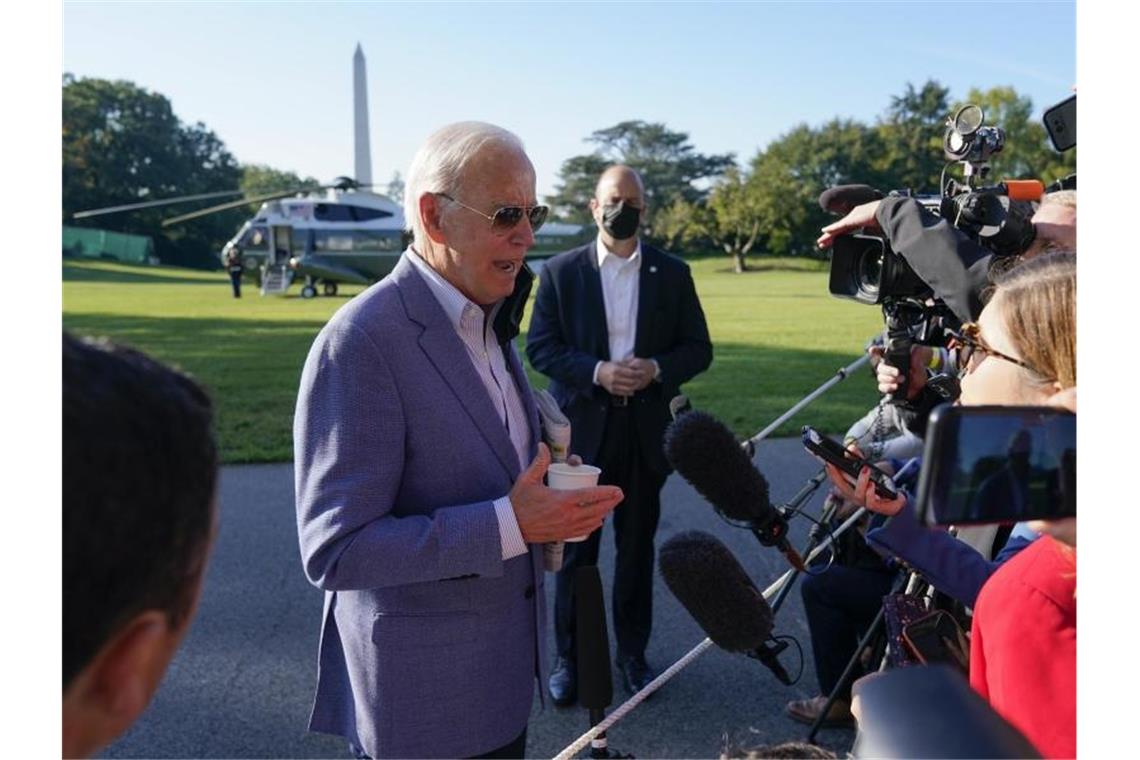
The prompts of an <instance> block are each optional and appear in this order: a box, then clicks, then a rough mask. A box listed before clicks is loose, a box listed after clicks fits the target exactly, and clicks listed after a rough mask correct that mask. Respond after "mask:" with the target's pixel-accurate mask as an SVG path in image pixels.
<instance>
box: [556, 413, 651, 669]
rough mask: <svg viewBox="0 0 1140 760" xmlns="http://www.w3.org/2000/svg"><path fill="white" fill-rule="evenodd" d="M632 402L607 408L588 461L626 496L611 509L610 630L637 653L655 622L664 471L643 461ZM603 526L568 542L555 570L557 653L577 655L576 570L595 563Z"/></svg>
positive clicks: (621, 650)
mask: <svg viewBox="0 0 1140 760" xmlns="http://www.w3.org/2000/svg"><path fill="white" fill-rule="evenodd" d="M633 426H634V420H633V412H632V410H631V408H630V407H617V406H615V407H611V408H610V409H609V414H608V416H607V419H606V432H605V435H604V436H603V438H602V445H601V449H600V450H599V451H598V458H597V461H596V462H593V463H592V464H595V465H597V466H598V467H600V468H601V470H602V474H601V475H600V476H599V478H598V482H599V483H601V484H604V485H616V486H618V487H620V488H621V489H622V492H623V493H624V494H625V498H624V499H623V500H622V502H621V503H620V504H618V506H617V509H615V510H614V512H613V528H614V545H615V547H616V548H617V563H616V568H615V570H614V583H613V592H612V593H611V595H610V597H611V600H612V602H613V621H614V633H615V635H616V639H617V651H618V654H619V655H621V656H625V657H640V656H643V655H644V654H645V647H646V646H647V645H648V644H649V632H650V629H651V628H652V626H653V558H654V548H653V538H654V535H655V534H656V533H657V522H658V519H659V518H660V517H661V486H663V485H664V484H665V476H664V475H662V474H660V473H657V472H654V471H652V470H650V469H649V467H648V466H647V465H646V462H645V458H644V456H642V453H641V451H640V446H639V444H638V436H637V431H636V430H635V429H634V427H633ZM601 539H602V528H599V529H598V530H596V531H594V532H593V533H591V534H590V537H589V538H587V539H586V540H585V541H582V542H580V543H567V544H566V545H565V550H564V553H563V564H562V570H560V571H559V572H558V576H557V580H556V582H555V594H554V638H555V642H556V644H557V647H558V654H559V656H561V657H566V658H569V659H571V660H574V659H576V648H575V641H574V628H575V619H574V615H575V600H574V570H575V568H578V567H581V566H584V565H596V564H597V563H598V550H599V548H600V544H601Z"/></svg>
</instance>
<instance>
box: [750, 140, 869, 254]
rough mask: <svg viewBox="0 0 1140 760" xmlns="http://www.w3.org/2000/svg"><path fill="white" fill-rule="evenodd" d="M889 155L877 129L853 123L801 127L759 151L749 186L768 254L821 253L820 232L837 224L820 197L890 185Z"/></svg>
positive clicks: (753, 160) (752, 164) (752, 167)
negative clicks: (840, 189) (841, 189)
mask: <svg viewBox="0 0 1140 760" xmlns="http://www.w3.org/2000/svg"><path fill="white" fill-rule="evenodd" d="M887 155H888V147H887V145H886V144H885V143H884V141H883V139H882V135H881V134H880V133H879V132H878V131H877V130H876V129H874V128H871V127H868V126H867V125H865V124H863V123H861V122H857V121H853V120H850V119H833V120H832V121H829V122H828V123H826V124H824V125H823V126H821V127H816V128H812V127H809V126H808V125H806V124H801V125H800V126H798V127H796V128H794V129H792V130H791V131H790V132H788V133H786V134H784V135H782V136H780V137H779V138H777V139H776V140H774V141H773V142H772V143H770V144H769V145H768V146H767V148H765V149H764V150H762V151H760V152H759V153H757V155H756V156H755V157H754V158H753V159H752V162H751V177H750V180H749V186H750V187H751V188H752V194H753V200H752V204H753V206H752V207H753V208H755V212H756V213H757V214H758V215H759V218H760V229H761V234H762V235H763V236H764V237H765V245H766V248H767V250H768V252H769V253H774V254H782V255H789V254H791V255H795V254H809V255H810V254H816V255H818V253H819V252H818V250H817V249H816V247H815V240H816V238H817V237H819V229H820V227H822V226H824V225H825V224H827V223H828V222H829V221H831V217H829V216H828V215H827V214H826V213H825V212H824V211H823V210H821V209H820V207H819V195H820V193H821V192H823V191H824V190H825V189H827V188H828V187H831V186H832V185H839V184H852V183H858V184H867V185H871V186H872V187H884V186H887V187H889V183H890V177H889V173H888V172H886V171H884V170H883V169H882V167H883V166H884V164H886V163H887Z"/></svg>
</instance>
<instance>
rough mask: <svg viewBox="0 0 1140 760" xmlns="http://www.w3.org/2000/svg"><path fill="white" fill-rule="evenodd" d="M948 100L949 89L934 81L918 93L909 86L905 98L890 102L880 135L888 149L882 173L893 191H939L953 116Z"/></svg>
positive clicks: (879, 126) (882, 121)
mask: <svg viewBox="0 0 1140 760" xmlns="http://www.w3.org/2000/svg"><path fill="white" fill-rule="evenodd" d="M949 96H950V90H949V89H948V88H946V87H943V86H942V85H940V84H939V83H938V82H936V81H935V80H933V79H931V80H927V81H926V83H925V84H923V85H922V89H919V90H916V89H915V88H914V85H913V84H911V83H909V82H908V83H907V85H906V91H905V92H903V94H902V95H899V96H895V97H892V98H891V104H890V107H889V108H887V113H886V116H885V117H884V118H883V119H881V120H880V121H879V125H878V131H879V134H880V137H881V138H882V140H883V143H884V144H885V145H886V146H887V148H888V153H887V155H886V156H885V161H884V162H883V164H882V166H881V169H883V170H884V172H885V173H886V174H888V175H889V176H890V177H891V179H892V180H893V183H892V188H893V189H906V188H909V189H912V190H914V191H915V192H920V193H932V192H937V191H938V182H939V175H940V173H941V171H942V167H943V166H944V165H945V163H946V159H945V157H944V156H943V153H942V136H943V133H944V131H945V123H946V116H947V115H948V114H949V112H950V107H949Z"/></svg>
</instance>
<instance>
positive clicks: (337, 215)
mask: <svg viewBox="0 0 1140 760" xmlns="http://www.w3.org/2000/svg"><path fill="white" fill-rule="evenodd" d="M387 216H392V212H391V211H382V210H381V209H378V208H367V207H365V206H353V205H350V204H348V203H318V204H317V207H316V208H315V209H314V213H313V217H314V218H315V219H317V220H319V221H322V222H367V221H369V220H371V219H383V218H384V217H387Z"/></svg>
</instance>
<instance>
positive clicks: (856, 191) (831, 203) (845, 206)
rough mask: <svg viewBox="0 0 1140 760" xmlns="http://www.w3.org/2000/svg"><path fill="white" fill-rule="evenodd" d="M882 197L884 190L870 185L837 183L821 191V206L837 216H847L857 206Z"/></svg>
mask: <svg viewBox="0 0 1140 760" xmlns="http://www.w3.org/2000/svg"><path fill="white" fill-rule="evenodd" d="M882 199H883V194H882V192H881V191H879V190H876V189H875V188H873V187H871V186H870V185H836V186H835V187H829V188H827V189H826V190H824V191H823V192H822V193H820V195H819V207H820V208H821V209H823V210H824V211H827V212H829V213H831V214H835V215H836V216H847V214H850V213H851V209H853V208H855V207H856V206H862V205H863V204H864V203H870V202H871V201H878V200H882Z"/></svg>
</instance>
